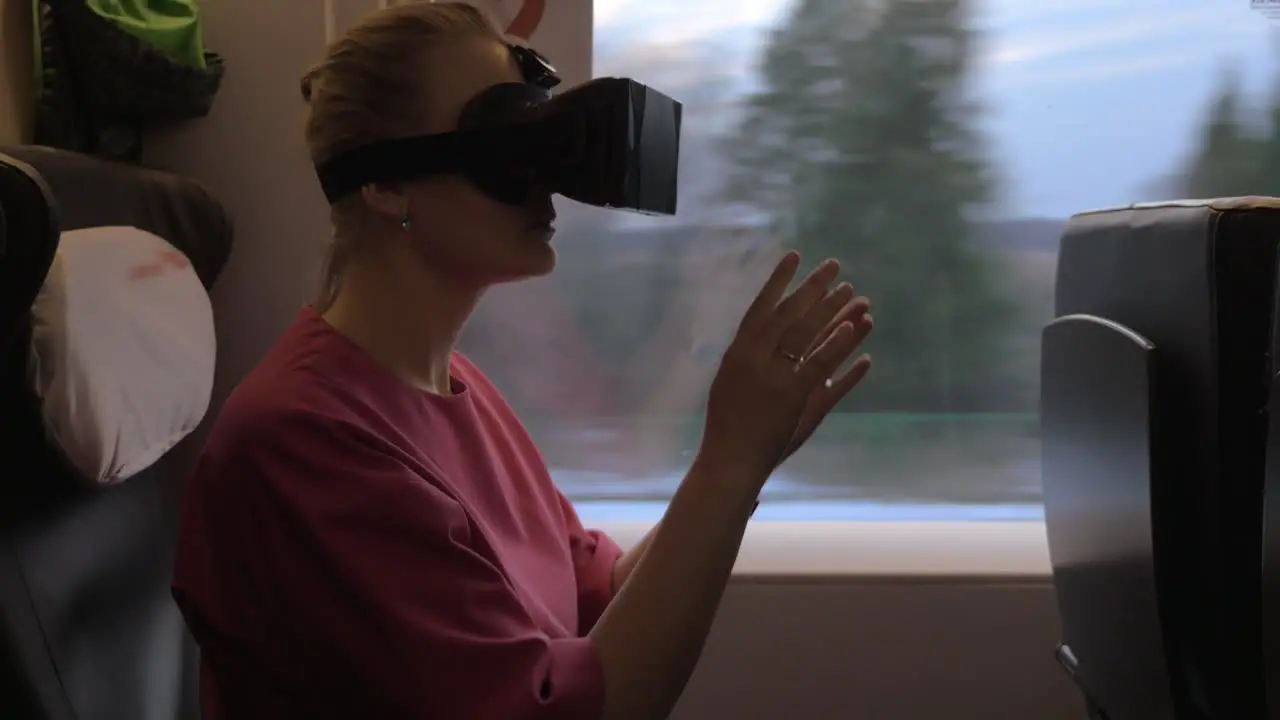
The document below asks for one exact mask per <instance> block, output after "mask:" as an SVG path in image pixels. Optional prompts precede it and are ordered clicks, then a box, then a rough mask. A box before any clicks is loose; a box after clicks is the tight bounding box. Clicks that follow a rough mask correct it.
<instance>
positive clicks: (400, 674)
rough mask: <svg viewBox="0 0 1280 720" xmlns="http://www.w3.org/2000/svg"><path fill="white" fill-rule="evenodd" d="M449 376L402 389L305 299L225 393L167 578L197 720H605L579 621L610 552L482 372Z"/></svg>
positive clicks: (584, 623)
mask: <svg viewBox="0 0 1280 720" xmlns="http://www.w3.org/2000/svg"><path fill="white" fill-rule="evenodd" d="M452 377H453V385H454V388H453V389H454V393H455V394H454V395H451V396H447V397H441V396H436V395H432V394H429V393H425V392H420V391H418V390H415V389H412V388H410V387H409V386H407V385H405V384H404V383H402V382H401V381H400V380H398V379H397V378H396V377H394V376H393V375H391V374H390V373H389V372H387V371H386V370H385V369H383V368H382V367H381V366H380V365H379V364H377V363H376V362H375V361H374V360H373V359H372V358H371V357H370V356H368V355H367V354H366V353H364V352H363V351H362V350H361V349H359V348H358V347H357V346H356V345H354V344H352V343H351V342H349V341H348V340H347V339H346V338H344V337H343V336H342V335H340V334H338V333H337V332H336V331H335V330H333V329H332V328H331V327H330V326H329V325H328V324H327V323H326V322H325V321H324V320H323V319H321V318H320V316H319V315H317V314H316V313H315V312H314V311H312V310H309V309H308V310H304V311H303V313H302V315H301V316H300V317H299V318H298V320H297V322H295V323H294V325H293V326H292V327H291V328H290V329H289V330H288V331H287V332H286V333H285V335H284V337H283V338H282V339H281V340H280V342H279V343H278V344H277V345H276V346H275V348H273V349H272V350H271V351H270V353H268V355H267V357H266V358H265V360H264V361H263V362H262V364H261V365H260V366H258V368H257V369H255V370H254V371H253V372H252V373H250V374H249V376H248V377H247V378H245V380H244V382H243V383H241V384H240V386H239V387H238V388H237V389H236V390H235V392H234V393H232V395H231V397H230V398H229V399H228V401H227V403H226V405H225V406H224V407H223V409H222V412H221V414H220V415H219V416H218V420H217V423H216V424H215V425H214V428H213V432H212V434H211V436H210V438H209V441H208V444H207V445H206V446H205V449H204V453H203V455H202V456H201V459H200V463H199V466H198V467H197V469H196V473H195V476H194V478H193V479H192V481H191V486H190V490H189V494H188V498H187V505H186V508H185V511H184V517H183V524H182V531H181V537H180V540H179V547H178V559H177V568H176V572H175V579H174V586H173V591H174V597H175V598H176V599H177V601H178V604H179V606H180V607H181V609H182V612H183V614H184V616H185V617H186V620H187V623H188V625H189V626H190V628H191V631H192V633H193V634H194V636H195V638H196V641H197V642H198V643H199V645H200V648H201V651H202V662H201V705H202V707H203V712H204V718H205V720H226V719H234V720H253V719H254V718H272V719H273V720H274V719H281V720H287V719H288V718H302V717H306V718H315V717H324V718H329V717H332V718H355V717H368V718H379V719H381V720H394V719H397V718H450V719H451V720H467V719H470V718H477V719H484V720H496V719H498V718H502V719H504V720H522V719H524V718H530V719H533V718H556V720H569V719H572V718H591V719H592V720H594V719H595V718H598V717H600V715H601V712H602V707H603V704H604V682H603V677H602V672H601V667H600V661H599V658H598V656H597V654H596V652H595V649H594V648H593V646H592V645H591V643H590V641H588V640H587V639H586V637H585V635H586V633H587V632H588V631H589V630H590V629H591V627H592V625H593V624H594V623H595V622H596V620H597V619H598V618H599V617H600V614H601V613H602V612H603V611H604V608H605V606H606V605H607V604H608V603H609V601H610V599H611V598H612V596H613V589H612V573H613V565H614V563H615V562H616V561H617V559H618V557H619V556H620V555H621V551H620V550H619V548H618V546H617V545H616V544H614V543H613V542H612V541H611V540H609V539H608V538H607V537H605V536H603V535H601V534H600V533H598V532H593V531H587V530H584V529H583V527H582V524H581V523H580V522H579V520H578V517H577V515H576V514H575V513H574V510H573V507H572V506H571V505H570V504H569V501H568V500H566V499H565V497H564V496H563V495H561V494H560V492H559V491H558V490H557V489H556V487H555V485H554V484H553V483H552V481H551V477H550V475H549V474H548V472H547V468H546V465H545V463H544V462H543V460H542V457H541V455H540V454H539V453H538V450H537V449H536V448H535V447H534V444H533V442H532V440H531V439H530V437H529V435H528V433H527V432H526V431H525V429H524V427H523V426H522V425H521V424H520V422H519V421H518V420H517V419H516V417H515V414H514V413H513V412H512V411H511V408H510V407H508V406H507V404H506V402H504V401H503V399H502V397H501V395H499V393H498V391H497V390H496V389H495V388H494V387H493V385H491V384H490V383H489V381H488V380H486V379H485V377H484V375H482V374H481V373H480V371H479V370H477V369H476V368H475V366H473V365H471V363H470V362H468V361H467V360H466V359H465V358H464V357H462V356H461V355H455V356H454V358H453V367H452Z"/></svg>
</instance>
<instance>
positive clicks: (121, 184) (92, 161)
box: [0, 145, 232, 348]
mask: <svg viewBox="0 0 1280 720" xmlns="http://www.w3.org/2000/svg"><path fill="white" fill-rule="evenodd" d="M0 223H2V227H0V237H3V238H4V242H3V247H4V250H3V252H0V348H7V347H8V345H9V343H10V342H11V340H12V338H13V337H14V335H13V333H14V332H15V330H17V329H18V327H19V326H20V324H21V323H23V322H24V321H25V320H26V318H27V314H28V312H29V310H30V308H31V303H32V301H33V300H34V299H35V297H36V293H37V292H39V290H40V287H41V285H42V284H43V283H44V279H45V276H46V275H47V273H48V271H49V266H50V264H51V263H52V262H53V257H54V254H55V253H56V251H57V245H58V237H59V235H60V234H61V233H62V232H63V231H69V230H80V229H84V228H91V227H102V226H128V227H136V228H139V229H141V230H145V231H147V232H149V233H152V234H154V235H157V236H159V237H161V238H164V239H165V240H167V241H168V242H169V243H170V244H172V245H173V246H174V247H176V248H177V249H178V250H180V251H181V252H182V253H183V254H184V255H186V256H187V258H188V259H189V260H190V262H191V265H192V267H193V268H194V270H195V272H196V275H197V276H198V277H199V278H200V282H201V283H203V284H204V286H205V287H206V288H210V287H212V286H213V283H214V281H215V280H216V279H217V277H218V275H219V273H221V271H222V268H223V266H224V265H225V264H226V261H227V257H228V256H229V255H230V253H231V243H232V226H231V220H230V216H229V215H228V213H227V211H226V209H225V208H224V207H223V206H222V205H221V204H220V203H218V202H217V201H216V200H214V199H213V197H212V196H211V195H210V194H209V192H208V191H206V190H205V189H204V188H203V187H202V186H201V185H199V184H198V183H196V182H194V181H192V180H189V179H186V178H182V177H179V176H177V175H173V174H171V173H166V172H161V171H157V170H149V169H146V168H140V167H136V166H132V165H124V164H120V163H113V162H108V161H105V160H99V159H96V158H91V157H89V156H86V155H81V154H79V153H74V152H68V151H65V150H56V149H53V148H46V147H39V146H34V145H18V146H5V145H0Z"/></svg>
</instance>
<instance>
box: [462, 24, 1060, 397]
mask: <svg viewBox="0 0 1280 720" xmlns="http://www.w3.org/2000/svg"><path fill="white" fill-rule="evenodd" d="M971 4H972V1H971V0H885V1H884V2H875V3H873V2H865V1H863V2H858V1H854V2H831V1H830V0H795V1H794V2H792V3H791V4H790V5H789V9H788V10H787V11H786V15H785V16H784V17H783V18H782V20H781V22H780V23H779V24H778V25H777V26H776V27H775V28H774V29H773V30H772V31H771V34H770V36H769V37H768V40H767V42H766V46H765V50H764V53H763V57H762V59H761V63H760V66H759V80H760V82H759V83H758V85H757V86H756V87H755V89H754V92H752V93H751V94H750V95H749V96H748V97H747V98H746V99H745V101H739V103H737V110H735V114H734V115H733V116H732V117H731V119H732V122H729V123H727V124H726V123H724V122H722V121H723V119H724V118H725V117H726V115H725V113H724V111H723V106H724V99H725V97H726V96H727V95H728V93H727V91H726V88H725V82H726V79H725V77H723V73H721V74H716V72H711V71H710V70H708V71H707V75H706V77H701V76H699V75H698V73H701V72H703V70H704V67H705V68H715V67H719V66H718V65H717V62H716V58H715V57H714V55H715V54H716V52H715V49H714V48H710V49H709V53H710V55H712V56H713V57H708V58H704V59H705V61H706V62H703V61H702V60H704V59H698V60H695V61H694V62H690V60H689V59H688V58H684V59H681V60H680V61H679V62H678V65H679V67H675V68H673V69H672V73H671V74H670V75H671V76H670V77H667V75H668V73H665V72H659V71H658V70H657V69H654V68H650V69H649V72H648V74H645V73H640V74H639V77H640V78H641V79H642V80H644V81H646V82H650V83H652V84H654V85H655V86H657V87H661V88H663V89H664V90H667V91H668V92H671V93H672V94H673V95H675V96H677V97H679V98H680V99H682V100H684V101H685V102H686V113H685V122H686V138H685V142H684V143H683V147H682V156H683V157H682V162H681V166H682V167H681V171H682V172H681V184H682V207H681V210H680V216H681V218H688V217H690V216H689V213H690V212H693V213H694V217H695V221H696V222H698V223H699V224H701V225H702V226H703V227H708V226H714V225H716V224H717V223H720V222H724V220H723V219H724V218H725V217H728V218H735V217H741V218H772V221H773V226H772V227H769V228H762V229H761V234H763V235H768V237H769V240H770V242H772V243H773V244H774V245H776V244H778V243H781V244H782V245H785V246H790V247H795V248H797V249H799V250H800V251H801V253H802V254H803V255H804V256H805V258H806V259H807V261H808V265H810V266H812V265H813V264H814V263H816V262H817V261H819V260H821V259H823V258H825V257H836V258H839V259H840V260H841V262H842V264H843V266H844V269H845V278H844V279H847V280H849V281H850V282H852V283H853V284H854V286H855V288H856V289H857V290H858V292H860V293H862V294H865V295H867V296H869V297H870V298H871V299H872V303H873V315H874V316H875V317H876V319H877V323H878V324H877V328H876V331H875V333H874V336H873V338H872V340H871V341H870V342H869V343H868V345H867V347H866V348H865V350H866V351H868V352H870V353H872V354H873V355H874V356H875V360H876V369H875V371H874V373H873V376H872V378H871V379H870V380H869V381H868V382H867V383H865V384H864V385H863V387H861V388H860V389H859V390H858V391H857V392H856V393H854V394H853V395H852V396H851V397H850V398H849V399H848V400H847V401H846V403H845V405H844V406H843V407H842V408H841V410H844V411H859V412H868V411H871V412H875V411H886V412H908V413H934V412H938V413H975V412H994V413H1000V412H1022V413H1033V412H1035V411H1036V408H1037V402H1038V400H1037V397H1036V396H1037V388H1038V382H1037V381H1038V377H1037V376H1038V373H1037V370H1036V368H1037V367H1038V350H1037V349H1038V337H1039V324H1040V321H1041V318H1040V317H1039V315H1038V314H1036V313H1034V312H1028V310H1027V305H1028V302H1027V297H1026V294H1027V293H1028V292H1030V291H1034V292H1040V290H1041V288H1039V287H1036V288H1031V289H1030V290H1028V288H1027V287H1025V283H1024V284H1023V285H1019V284H1017V283H1015V282H1013V281H1012V280H1011V279H1010V275H1011V273H1010V272H1008V268H1006V267H1002V265H1001V259H1000V258H999V257H997V255H998V253H996V252H994V251H993V250H992V248H991V245H990V243H987V242H984V240H986V239H987V238H985V237H984V233H985V234H987V235H990V234H991V223H989V222H983V220H982V214H983V212H984V211H986V210H988V209H989V208H990V207H991V205H992V201H993V199H994V195H995V187H994V180H993V177H994V172H993V164H992V162H991V160H990V158H989V157H988V154H987V149H986V147H985V144H984V142H983V138H982V137H980V135H979V132H978V129H977V128H978V120H979V117H978V113H979V111H980V108H978V107H976V106H975V104H974V103H973V102H972V100H971V98H970V97H969V94H968V89H969V83H970V81H971V79H972V78H971V73H972V71H973V67H972V66H973V62H974V55H975V35H974V32H973V31H972V29H971V23H970V21H971V18H970V11H971V9H972V8H971ZM676 71H678V72H676ZM655 73H656V77H650V75H655ZM680 75H683V76H684V77H679V76H680ZM668 83H670V85H669V84H668ZM713 111H714V112H713ZM713 116H714V117H715V118H716V120H714V121H713V120H711V119H710V118H712V117H713ZM704 123H705V124H707V125H708V127H703V124H704ZM711 126H714V127H711ZM712 136H714V137H712ZM708 179H710V180H712V181H714V182H711V183H710V184H711V185H714V186H715V188H714V189H713V190H709V189H708V187H707V186H708ZM689 200H693V203H689V202H688V201H689ZM695 206H698V207H695ZM708 208H711V210H708ZM716 208H718V209H719V210H716ZM713 216H718V217H719V218H720V219H719V220H717V219H714V218H713ZM613 217H614V216H613V214H612V213H609V212H607V211H602V212H600V213H595V214H588V215H586V216H584V218H583V219H582V221H581V222H579V223H578V224H579V225H581V226H582V227H580V228H578V229H577V230H578V231H576V232H566V233H561V237H559V238H558V239H557V244H558V247H559V248H560V257H561V267H560V269H559V270H558V271H557V272H556V274H555V276H554V280H553V282H555V283H556V284H557V285H558V286H559V287H560V288H561V290H562V291H563V292H564V293H565V294H566V296H567V297H569V298H570V302H569V305H571V306H572V307H573V309H574V313H575V315H576V317H575V318H574V319H573V320H572V322H574V323H575V324H576V325H578V326H579V327H580V328H581V329H582V331H583V332H585V334H586V335H587V336H588V337H589V338H590V339H591V343H592V345H593V346H594V348H593V356H592V357H591V358H582V357H575V358H574V359H575V361H577V362H580V363H582V364H583V365H584V366H587V365H590V366H599V367H605V368H607V369H606V371H605V374H606V375H607V376H608V377H611V378H612V381H610V385H611V386H612V387H613V388H614V391H613V392H612V395H613V396H615V398H616V400H617V405H616V406H615V407H613V408H612V410H611V412H616V413H619V414H622V415H641V414H654V415H658V414H669V413H674V414H682V413H689V412H696V411H697V410H698V409H700V406H701V402H702V401H703V399H704V397H703V396H704V395H705V381H706V380H709V373H710V372H711V371H713V370H714V363H715V360H717V359H718V357H719V353H720V352H721V351H722V350H723V343H724V342H727V340H728V334H730V333H731V332H732V330H733V325H735V324H736V320H737V318H738V317H740V313H741V311H742V310H744V309H745V307H746V304H747V302H749V300H750V297H749V296H745V297H741V298H738V297H736V296H735V297H727V295H728V292H727V291H725V290H724V288H725V287H726V285H725V282H724V280H723V278H722V279H721V280H718V281H715V282H711V281H708V280H707V278H705V277H702V276H700V275H698V274H697V273H701V272H703V271H701V270H696V271H695V272H694V273H693V276H692V277H691V276H690V275H691V272H690V267H695V268H696V267H698V265H697V263H698V262H702V266H706V264H707V263H708V262H712V264H718V265H719V266H721V269H722V270H723V271H724V272H727V273H728V274H730V275H732V274H734V273H738V272H740V271H739V270H738V269H737V264H736V262H737V261H736V260H734V258H733V257H732V256H731V254H726V256H725V258H724V259H723V260H722V261H708V260H705V259H704V260H702V261H698V260H697V258H696V256H697V255H698V254H699V253H705V252H707V250H709V249H710V248H708V247H707V246H709V245H712V244H716V245H718V244H720V243H722V242H723V240H722V239H718V238H716V237H714V233H711V235H712V237H707V236H706V235H707V234H706V233H699V232H692V233H688V234H689V235H690V237H689V238H687V239H688V240H692V242H687V241H682V240H681V238H680V237H679V236H680V234H681V232H680V231H679V230H676V231H669V230H668V231H655V232H653V233H651V237H650V238H649V240H648V241H646V242H645V243H643V244H645V245H647V246H648V247H647V248H645V247H639V246H637V245H636V243H635V242H634V240H625V241H624V240H623V239H622V238H620V237H618V235H619V233H618V232H617V231H616V230H615V229H614V228H612V227H611V224H612V218H613ZM662 222H663V221H659V222H658V223H657V224H656V225H655V227H656V228H661V227H664V226H663V224H662ZM753 222H754V220H753ZM730 224H731V223H730ZM666 227H670V226H669V225H668V226H666ZM606 235H607V236H609V237H603V236H606ZM744 252H745V251H744ZM689 258H693V261H692V264H691V261H690V260H689ZM743 258H744V260H743V261H742V262H744V263H746V262H755V260H750V259H749V258H747V256H746V255H743ZM757 264H758V263H757ZM724 272H722V273H721V274H724ZM741 272H743V273H745V272H746V271H745V270H744V271H741ZM731 279H732V278H731ZM1039 284H1041V285H1043V284H1044V283H1043V282H1040V283H1039ZM733 291H734V292H738V293H741V288H737V287H735V288H734V289H733ZM521 292H525V291H523V290H512V291H511V293H510V294H511V300H510V303H509V305H510V307H509V308H508V309H505V310H502V312H504V313H514V312H517V311H519V310H522V309H523V308H527V307H528V306H529V305H530V304H536V303H531V302H530V301H529V300H528V299H523V300H522V299H521V298H522V296H520V295H519V293H521ZM751 294H754V290H751ZM718 295H725V296H726V297H725V299H724V300H723V301H722V302H721V303H720V304H721V306H722V307H717V308H711V309H709V308H707V307H706V306H707V305H708V303H709V302H711V301H714V300H715V297H716V296H718ZM691 296H698V297H693V298H692V299H690V298H691ZM1037 302H1038V301H1037ZM1037 307H1038V306H1037ZM726 313H727V314H726ZM680 315H683V316H686V317H688V318H693V317H695V316H698V315H702V316H705V317H706V318H708V320H707V321H706V322H704V323H702V324H703V325H704V326H710V325H716V326H717V327H718V326H720V325H723V326H724V328H723V330H724V333H723V335H724V337H710V338H708V337H707V336H708V335H715V333H706V332H702V333H699V332H695V331H690V330H689V329H688V328H685V329H681V328H680V327H678V326H679V322H673V316H680ZM674 319H675V320H679V319H680V318H679V317H676V318H674ZM689 324H690V325H696V321H694V320H690V321H689ZM695 330H696V328H695ZM486 332H487V331H486ZM548 332H549V331H548ZM477 334H479V333H477ZM542 340H544V341H547V342H557V340H556V339H555V338H553V337H550V336H549V335H548V336H547V337H544V338H542ZM476 344H477V345H479V343H476ZM658 346H661V347H660V349H661V351H662V352H663V353H664V354H666V355H684V356H686V357H687V356H691V355H696V356H697V358H696V359H697V360H698V362H699V363H701V365H700V366H699V367H691V366H689V363H687V362H683V364H682V361H681V360H679V359H677V360H675V361H672V362H671V363H670V364H668V362H667V361H665V360H660V359H658V358H657V356H656V355H655V353H653V352H649V351H648V349H651V348H653V347H658ZM479 350H480V348H479V347H477V348H476V351H479ZM481 359H482V360H483V358H481ZM525 364H528V363H525ZM490 367H492V366H490ZM562 368H563V365H561V364H557V365H556V366H555V367H548V368H547V369H546V370H545V371H544V372H545V373H556V372H560V371H561V370H562ZM512 372H513V373H514V372H515V369H513V370H512ZM527 372H530V373H534V374H537V373H538V372H539V371H537V370H532V369H530V370H527ZM498 374H499V375H502V374H504V373H503V371H498ZM704 375H705V376H706V377H703V376H704ZM677 376H679V377H682V378H684V379H682V380H679V381H672V380H671V378H673V377H677ZM498 379H499V381H504V380H505V378H503V377H499V378H498ZM505 384H507V385H511V384H514V383H510V382H508V383H505ZM667 385H669V386H670V388H668V389H667V390H664V389H663V388H664V386H667ZM695 388H696V390H695ZM664 393H666V394H667V395H670V396H673V397H674V396H677V395H680V394H682V393H683V394H686V395H690V396H691V397H690V399H689V400H688V402H687V403H686V404H684V405H681V402H682V401H677V400H670V401H666V400H662V401H658V400H655V398H657V397H658V396H662V395H663V394H664ZM509 395H510V396H512V400H513V402H514V403H515V404H516V405H517V406H518V407H519V408H520V409H521V410H522V411H523V412H526V413H529V414H537V413H538V412H539V411H538V407H539V406H541V407H544V408H546V407H548V406H547V404H546V403H541V405H540V404H539V403H538V402H535V401H533V400H532V399H530V398H522V394H521V393H519V392H516V393H509ZM553 404H554V403H553ZM546 411H549V412H554V409H550V410H546Z"/></svg>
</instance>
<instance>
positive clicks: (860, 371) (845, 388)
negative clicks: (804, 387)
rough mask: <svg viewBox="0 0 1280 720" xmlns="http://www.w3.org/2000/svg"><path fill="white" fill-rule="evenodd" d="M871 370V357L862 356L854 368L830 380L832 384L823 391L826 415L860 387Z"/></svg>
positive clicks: (855, 361)
mask: <svg viewBox="0 0 1280 720" xmlns="http://www.w3.org/2000/svg"><path fill="white" fill-rule="evenodd" d="M870 370H871V356H870V355H862V356H859V357H858V359H857V360H854V361H853V366H852V367H850V368H849V370H848V371H846V372H845V373H843V374H841V375H838V376H836V377H834V378H831V379H830V382H831V384H830V385H827V386H825V387H824V388H823V389H822V391H821V392H822V393H823V402H822V406H823V410H824V414H825V413H827V412H831V409H832V408H834V407H835V406H836V404H837V403H839V402H840V401H841V400H842V399H844V396H845V395H848V394H849V391H851V390H853V389H854V388H855V387H857V386H858V383H860V382H862V379H863V378H865V377H866V376H867V373H868V372H870Z"/></svg>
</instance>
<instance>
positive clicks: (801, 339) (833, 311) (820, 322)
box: [778, 283, 853, 357]
mask: <svg viewBox="0 0 1280 720" xmlns="http://www.w3.org/2000/svg"><path fill="white" fill-rule="evenodd" d="M851 300H853V287H852V286H851V285H849V284H848V283H840V284H839V285H837V286H836V288H835V289H834V290H832V291H831V292H829V293H827V295H826V297H824V298H821V299H819V300H818V302H816V303H814V304H813V306H812V307H810V308H809V312H807V313H805V314H804V317H802V318H800V319H799V320H798V321H796V322H795V323H793V324H792V325H791V327H789V328H787V329H786V330H785V331H784V332H783V333H782V337H781V338H779V340H778V347H781V348H784V349H785V350H787V351H789V352H794V353H795V354H797V355H799V356H800V357H804V356H807V355H808V354H809V352H810V351H811V350H813V348H815V347H817V346H818V343H819V340H820V337H821V334H824V330H826V329H827V328H828V326H830V327H831V329H834V327H835V325H832V324H831V321H832V320H833V319H834V318H835V317H836V316H837V315H839V314H840V312H841V310H842V309H843V308H844V306H845V305H848V304H849V302H850V301H851ZM828 331H829V330H828Z"/></svg>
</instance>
